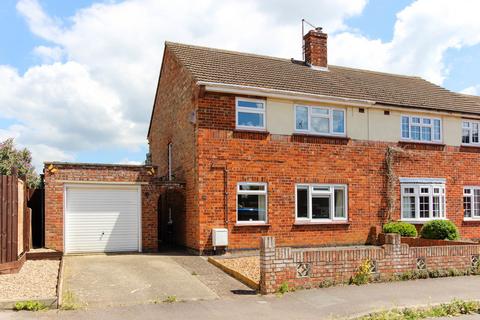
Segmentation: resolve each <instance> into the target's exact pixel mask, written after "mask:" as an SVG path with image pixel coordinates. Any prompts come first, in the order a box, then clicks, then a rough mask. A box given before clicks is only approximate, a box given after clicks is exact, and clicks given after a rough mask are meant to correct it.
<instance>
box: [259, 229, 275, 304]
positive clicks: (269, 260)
mask: <svg viewBox="0 0 480 320" xmlns="http://www.w3.org/2000/svg"><path fill="white" fill-rule="evenodd" d="M274 262H275V238H274V237H261V239H260V293H261V294H269V293H274V292H275V288H276V281H275V264H274Z"/></svg>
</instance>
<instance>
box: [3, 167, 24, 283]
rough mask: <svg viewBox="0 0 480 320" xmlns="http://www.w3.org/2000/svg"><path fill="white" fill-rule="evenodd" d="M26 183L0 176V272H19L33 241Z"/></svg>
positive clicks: (13, 177)
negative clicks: (31, 240)
mask: <svg viewBox="0 0 480 320" xmlns="http://www.w3.org/2000/svg"><path fill="white" fill-rule="evenodd" d="M26 203H27V189H26V186H25V183H24V182H23V181H22V180H20V179H18V177H16V176H2V175H0V274H2V273H12V272H17V271H18V270H20V268H21V267H22V265H23V263H24V262H25V252H26V251H28V249H29V244H30V214H29V210H28V209H27V206H26Z"/></svg>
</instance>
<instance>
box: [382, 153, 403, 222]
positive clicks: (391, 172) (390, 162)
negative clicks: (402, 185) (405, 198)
mask: <svg viewBox="0 0 480 320" xmlns="http://www.w3.org/2000/svg"><path fill="white" fill-rule="evenodd" d="M405 154H407V151H406V150H405V149H402V148H400V147H396V146H388V147H387V151H386V155H385V165H386V176H387V214H386V216H385V220H386V221H387V222H388V221H391V220H392V215H393V213H394V212H395V210H396V208H397V202H396V199H397V195H396V192H395V185H396V184H397V181H398V177H397V175H396V174H395V168H394V167H395V160H396V158H397V157H398V156H399V155H405Z"/></svg>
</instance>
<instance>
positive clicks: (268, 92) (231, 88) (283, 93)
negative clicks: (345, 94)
mask: <svg viewBox="0 0 480 320" xmlns="http://www.w3.org/2000/svg"><path fill="white" fill-rule="evenodd" d="M197 85H199V86H201V85H203V86H205V90H206V91H210V92H223V93H231V94H243V95H252V96H259V97H268V98H278V99H287V100H303V101H311V102H326V103H342V104H348V105H350V106H358V107H369V106H372V105H374V104H375V101H370V100H361V99H350V98H341V97H333V96H326V95H320V94H309V93H301V92H295V91H289V90H277V89H269V88H260V87H251V86H242V85H236V84H224V83H215V82H207V81H198V82H197Z"/></svg>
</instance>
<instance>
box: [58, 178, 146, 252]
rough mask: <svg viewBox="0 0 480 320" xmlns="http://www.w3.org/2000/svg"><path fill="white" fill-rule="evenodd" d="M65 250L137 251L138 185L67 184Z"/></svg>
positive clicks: (138, 232)
mask: <svg viewBox="0 0 480 320" xmlns="http://www.w3.org/2000/svg"><path fill="white" fill-rule="evenodd" d="M65 197H66V199H65V252H66V253H75V252H119V251H140V216H141V213H140V187H139V186H102V185H81V186H80V185H79V186H67V187H66V192H65Z"/></svg>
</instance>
